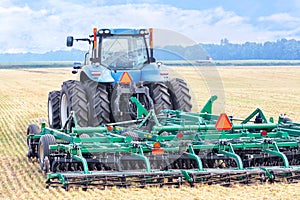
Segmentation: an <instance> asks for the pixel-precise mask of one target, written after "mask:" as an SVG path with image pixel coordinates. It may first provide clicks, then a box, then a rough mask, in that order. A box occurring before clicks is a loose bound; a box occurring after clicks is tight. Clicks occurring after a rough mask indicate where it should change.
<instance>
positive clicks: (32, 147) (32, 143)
mask: <svg viewBox="0 0 300 200" xmlns="http://www.w3.org/2000/svg"><path fill="white" fill-rule="evenodd" d="M40 132H41V130H40V127H39V126H38V125H36V124H30V125H29V126H28V128H27V135H37V134H40ZM26 142H27V146H28V154H27V157H28V159H30V158H37V157H38V156H37V155H38V152H37V151H38V145H37V144H38V142H39V139H28V138H27V140H26Z"/></svg>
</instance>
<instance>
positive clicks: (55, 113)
mask: <svg viewBox="0 0 300 200" xmlns="http://www.w3.org/2000/svg"><path fill="white" fill-rule="evenodd" d="M60 93H61V92H60V91H52V92H49V94H48V123H49V126H50V128H54V129H60V128H61V123H60V109H59V102H60Z"/></svg>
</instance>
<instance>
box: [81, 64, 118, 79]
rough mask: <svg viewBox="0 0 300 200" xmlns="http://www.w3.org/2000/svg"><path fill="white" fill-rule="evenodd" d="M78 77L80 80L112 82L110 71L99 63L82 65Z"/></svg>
mask: <svg viewBox="0 0 300 200" xmlns="http://www.w3.org/2000/svg"><path fill="white" fill-rule="evenodd" d="M79 79H80V81H81V82H84V81H86V80H92V81H96V82H100V83H113V82H114V78H113V77H112V76H111V71H110V70H109V69H107V68H105V67H103V66H101V65H88V66H84V67H83V68H82V70H81V72H80V76H79Z"/></svg>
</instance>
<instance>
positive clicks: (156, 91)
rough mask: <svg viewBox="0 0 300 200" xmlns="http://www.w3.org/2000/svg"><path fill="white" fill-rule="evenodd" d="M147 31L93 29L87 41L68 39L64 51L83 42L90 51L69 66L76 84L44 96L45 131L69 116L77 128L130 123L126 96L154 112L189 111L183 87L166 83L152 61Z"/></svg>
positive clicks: (174, 81)
mask: <svg viewBox="0 0 300 200" xmlns="http://www.w3.org/2000/svg"><path fill="white" fill-rule="evenodd" d="M152 32H153V29H152V28H150V29H149V30H147V29H99V30H97V29H96V28H94V34H92V35H90V36H89V37H88V38H79V39H78V38H74V37H72V36H68V37H67V46H68V47H72V46H73V41H74V40H75V41H87V42H88V43H89V46H90V48H89V51H88V52H87V53H86V54H85V60H84V64H83V65H82V64H81V63H74V66H73V71H72V72H73V73H74V74H75V73H78V74H79V80H68V81H65V82H63V84H62V87H61V90H56V91H51V92H50V93H49V95H48V121H49V125H50V127H51V128H62V127H63V126H65V125H66V124H67V123H66V122H67V121H68V120H69V119H68V117H69V114H70V112H71V111H74V112H75V116H76V120H77V123H78V124H79V125H80V126H82V127H85V126H99V125H100V124H106V123H112V122H120V121H129V120H135V119H137V112H136V105H135V104H134V103H132V102H131V101H130V97H132V96H133V97H136V98H137V99H138V100H139V101H140V102H141V103H142V104H143V106H144V107H145V108H146V109H147V110H150V109H152V108H153V109H154V110H155V112H156V113H159V112H160V111H161V110H163V109H175V110H177V109H178V110H183V111H190V110H191V108H192V104H191V96H190V94H189V89H188V87H187V84H186V82H185V81H184V80H182V79H179V78H174V79H171V80H169V73H168V70H167V68H166V67H165V66H163V65H162V64H161V63H160V62H156V61H155V59H154V57H153V41H152ZM148 43H149V45H148ZM148 46H149V47H148Z"/></svg>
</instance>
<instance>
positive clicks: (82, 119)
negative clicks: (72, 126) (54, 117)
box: [60, 80, 88, 127]
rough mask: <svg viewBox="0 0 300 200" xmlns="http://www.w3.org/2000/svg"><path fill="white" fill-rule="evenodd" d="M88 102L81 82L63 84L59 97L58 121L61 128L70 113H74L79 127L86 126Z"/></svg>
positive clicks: (69, 81) (72, 81)
mask: <svg viewBox="0 0 300 200" xmlns="http://www.w3.org/2000/svg"><path fill="white" fill-rule="evenodd" d="M87 104H88V101H87V97H86V92H85V90H84V87H83V86H82V84H81V82H79V81H75V80H68V81H65V82H63V84H62V90H61V96H60V121H61V126H62V127H63V126H64V125H65V123H66V121H67V119H68V117H69V114H70V113H71V111H74V112H75V116H76V120H77V123H78V125H79V126H81V127H87V126H88V105H87Z"/></svg>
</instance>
